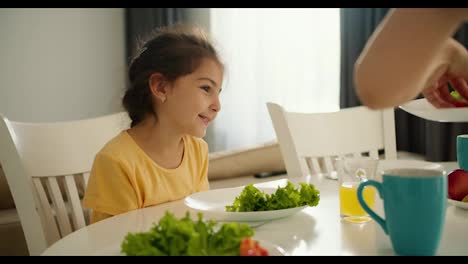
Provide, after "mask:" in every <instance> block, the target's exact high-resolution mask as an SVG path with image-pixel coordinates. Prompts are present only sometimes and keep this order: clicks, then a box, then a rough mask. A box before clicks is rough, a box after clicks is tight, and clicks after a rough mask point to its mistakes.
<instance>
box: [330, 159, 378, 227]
mask: <svg viewBox="0 0 468 264" xmlns="http://www.w3.org/2000/svg"><path fill="white" fill-rule="evenodd" d="M335 162H336V163H335V164H336V165H335V166H336V169H337V174H338V182H339V188H340V215H341V219H342V220H344V221H346V222H351V223H365V222H368V221H370V220H371V219H372V218H370V217H369V215H368V214H367V213H366V212H365V211H364V209H362V207H361V205H360V204H359V201H358V199H357V188H358V186H359V184H360V183H361V182H364V181H367V180H368V179H375V175H376V173H377V166H378V163H379V160H378V159H377V158H370V157H353V158H351V157H345V158H338V159H336V160H335ZM375 192H376V191H375V188H367V187H366V188H365V189H364V192H363V198H364V200H365V201H366V203H367V204H368V205H369V207H370V208H372V209H374V208H375Z"/></svg>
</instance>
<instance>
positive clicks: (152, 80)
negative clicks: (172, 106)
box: [148, 72, 169, 103]
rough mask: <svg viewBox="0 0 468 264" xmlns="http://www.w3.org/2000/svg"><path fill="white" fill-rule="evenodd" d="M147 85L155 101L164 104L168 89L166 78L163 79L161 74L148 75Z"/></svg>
mask: <svg viewBox="0 0 468 264" xmlns="http://www.w3.org/2000/svg"><path fill="white" fill-rule="evenodd" d="M148 84H149V88H150V91H151V94H152V95H153V96H154V97H156V99H158V100H159V101H161V102H163V103H164V101H166V96H167V92H168V89H169V86H168V82H167V81H166V78H164V76H163V75H162V74H161V73H159V72H156V73H153V74H151V75H150V77H149V80H148Z"/></svg>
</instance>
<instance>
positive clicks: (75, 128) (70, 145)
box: [0, 112, 130, 255]
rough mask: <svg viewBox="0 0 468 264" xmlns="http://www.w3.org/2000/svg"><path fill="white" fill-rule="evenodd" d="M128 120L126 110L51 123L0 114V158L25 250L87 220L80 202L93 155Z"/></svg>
mask: <svg viewBox="0 0 468 264" xmlns="http://www.w3.org/2000/svg"><path fill="white" fill-rule="evenodd" d="M129 124H130V120H129V118H128V115H127V114H126V113H125V112H119V113H115V114H110V115H106V116H101V117H96V118H90V119H84V120H76V121H65V122H54V123H27V122H16V121H11V120H8V118H6V117H4V116H2V115H0V143H1V145H0V146H1V147H0V163H1V164H2V167H3V170H4V173H5V176H6V179H7V182H8V185H9V188H10V191H11V193H12V196H13V200H14V202H15V205H16V209H17V211H18V215H19V218H20V221H21V225H22V227H23V232H24V235H25V238H26V242H27V245H28V249H29V253H30V255H39V254H41V253H42V252H43V251H44V250H45V249H46V248H47V247H49V246H50V245H52V244H53V243H54V242H56V241H57V240H59V239H60V238H62V237H64V236H66V235H68V234H70V233H71V232H73V231H75V230H77V229H79V228H81V227H84V226H85V225H86V224H88V223H89V212H88V211H86V210H83V207H82V204H81V203H82V198H83V195H84V191H85V188H86V185H87V181H88V177H89V172H90V171H91V167H92V164H93V161H94V158H95V155H96V154H97V152H98V151H99V150H100V149H101V148H102V147H103V146H104V145H105V144H106V143H107V142H108V141H109V140H110V139H112V138H113V137H115V136H116V135H117V134H118V133H119V132H121V131H122V130H124V129H126V128H128V127H129ZM38 227H39V228H38Z"/></svg>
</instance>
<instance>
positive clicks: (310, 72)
mask: <svg viewBox="0 0 468 264" xmlns="http://www.w3.org/2000/svg"><path fill="white" fill-rule="evenodd" d="M339 14H340V12H339V9H338V8H330V9H326V8H317V9H313V8H311V9H293V8H285V9H268V8H259V9H234V8H233V9H215V8H213V9H210V17H211V21H210V24H211V34H212V36H213V38H214V40H215V44H216V46H217V48H218V50H219V51H220V54H221V57H222V59H223V61H224V62H225V65H226V72H225V80H224V84H223V93H222V94H221V99H220V100H221V112H220V113H219V115H218V118H217V119H216V121H215V122H214V123H213V127H212V128H211V131H209V133H208V135H207V138H206V140H207V141H208V143H209V144H210V151H220V150H227V149H235V148H240V147H247V146H250V145H253V144H259V143H263V142H266V141H271V140H275V139H276V136H275V133H274V129H273V126H272V124H271V120H270V117H269V114H268V110H267V107H266V102H268V101H272V102H276V103H279V104H281V105H284V106H285V107H286V108H287V109H288V110H291V111H308V112H328V111H336V110H338V109H339V85H340V68H339V63H340V31H339V30H340V28H339V27H340V18H339Z"/></svg>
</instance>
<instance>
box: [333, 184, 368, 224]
mask: <svg viewBox="0 0 468 264" xmlns="http://www.w3.org/2000/svg"><path fill="white" fill-rule="evenodd" d="M358 186H359V182H356V183H347V182H344V183H343V184H342V185H341V186H340V212H341V216H343V217H345V218H346V217H350V218H353V217H356V219H357V220H356V221H354V222H360V220H366V221H368V220H370V219H369V218H362V217H364V216H367V213H366V212H365V211H364V209H362V207H361V205H360V204H359V201H358V199H357V188H358ZM363 198H364V200H365V201H366V203H367V205H368V206H369V207H370V208H371V209H374V205H375V188H369V187H366V188H364V190H363ZM359 219H360V220H359Z"/></svg>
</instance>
